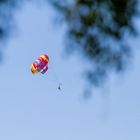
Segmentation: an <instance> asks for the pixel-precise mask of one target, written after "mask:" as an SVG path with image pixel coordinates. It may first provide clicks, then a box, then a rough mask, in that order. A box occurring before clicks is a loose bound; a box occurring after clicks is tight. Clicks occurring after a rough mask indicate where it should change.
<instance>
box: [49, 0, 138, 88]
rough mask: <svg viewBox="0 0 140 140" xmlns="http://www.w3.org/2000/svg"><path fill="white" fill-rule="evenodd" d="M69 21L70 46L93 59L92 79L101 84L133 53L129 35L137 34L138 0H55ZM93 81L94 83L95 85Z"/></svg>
mask: <svg viewBox="0 0 140 140" xmlns="http://www.w3.org/2000/svg"><path fill="white" fill-rule="evenodd" d="M50 2H51V4H53V5H54V6H55V7H56V9H57V10H58V11H59V12H60V14H61V18H62V20H63V21H65V22H66V23H67V25H68V32H67V50H70V51H69V52H72V51H71V50H75V49H76V50H78V52H79V54H82V55H83V56H84V58H88V60H89V61H90V62H91V63H90V64H91V68H90V69H89V70H88V71H87V73H86V76H87V78H88V81H89V83H90V84H91V85H93V86H100V85H101V84H102V83H103V81H104V80H105V79H106V77H107V76H108V75H109V73H110V71H112V70H114V71H116V72H120V71H122V70H124V69H125V67H126V64H127V63H128V62H129V58H130V56H131V46H129V45H128V43H127V38H128V37H129V35H132V34H133V35H136V30H135V28H134V23H133V17H135V16H136V15H137V14H138V9H137V4H138V1H137V0H73V1H68V0H67V1H65V2H64V1H62V0H51V1H50ZM91 85H90V86H91Z"/></svg>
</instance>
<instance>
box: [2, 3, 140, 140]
mask: <svg viewBox="0 0 140 140" xmlns="http://www.w3.org/2000/svg"><path fill="white" fill-rule="evenodd" d="M53 17H54V14H53V10H52V9H51V8H50V7H49V6H47V7H45V6H44V7H40V8H39V7H38V6H36V5H32V4H28V5H25V6H24V7H23V8H22V9H20V10H19V11H18V13H17V14H16V15H15V20H16V25H17V30H16V32H15V33H14V37H12V38H11V39H10V41H9V42H8V44H7V48H6V49H5V51H4V62H3V63H2V64H1V68H0V77H1V79H0V82H1V92H0V139H1V140H9V139H10V140H93V139H94V140H112V139H113V140H118V139H119V140H132V139H135V140H139V139H140V109H139V108H140V102H139V100H140V94H139V93H140V86H139V81H140V80H139V79H140V76H139V71H140V65H139V60H140V56H139V51H136V52H135V57H134V58H133V63H132V64H131V66H130V68H129V69H128V71H127V72H126V73H125V74H124V75H123V76H122V75H121V76H118V78H117V77H115V76H112V77H111V78H110V79H109V80H108V84H106V86H105V87H103V88H101V89H100V90H96V91H95V92H94V94H93V96H92V98H91V99H90V100H88V101H85V100H83V98H82V91H83V89H84V86H83V85H84V79H83V77H82V76H81V74H82V72H83V71H84V65H83V64H82V61H81V57H77V56H76V55H73V56H71V57H69V58H67V57H66V54H65V53H64V43H63V42H64V35H65V34H64V33H65V28H64V27H63V26H61V25H58V26H57V27H55V24H54V23H53ZM138 26H139V25H138ZM131 43H132V45H133V46H134V47H136V46H138V45H139V38H137V39H135V40H134V41H132V42H131ZM136 50H138V49H136ZM42 53H47V54H48V55H49V57H50V65H49V70H48V73H47V74H46V75H32V74H31V72H30V69H29V68H30V64H31V63H32V62H33V61H34V60H35V59H36V58H37V57H38V56H39V55H40V54H42ZM59 81H60V82H62V84H63V85H62V92H60V91H58V89H57V86H58V83H59Z"/></svg>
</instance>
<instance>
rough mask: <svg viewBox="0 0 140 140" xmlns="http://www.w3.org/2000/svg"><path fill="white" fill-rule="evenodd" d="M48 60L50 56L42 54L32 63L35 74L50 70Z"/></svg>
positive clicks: (32, 70)
mask: <svg viewBox="0 0 140 140" xmlns="http://www.w3.org/2000/svg"><path fill="white" fill-rule="evenodd" d="M48 62H49V57H48V56H47V55H46V54H42V55H41V56H39V57H38V59H37V60H36V61H35V62H33V63H32V65H31V72H32V73H33V74H37V73H42V74H44V73H46V71H47V70H48Z"/></svg>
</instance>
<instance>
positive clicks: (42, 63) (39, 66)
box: [31, 54, 62, 91]
mask: <svg viewBox="0 0 140 140" xmlns="http://www.w3.org/2000/svg"><path fill="white" fill-rule="evenodd" d="M48 63H49V57H48V55H46V54H42V55H41V56H39V57H38V59H37V60H35V62H33V63H32V64H31V72H32V73H33V74H38V73H41V74H45V73H46V72H47V70H48ZM61 85H62V84H61V83H60V82H59V85H58V90H60V91H61Z"/></svg>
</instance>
